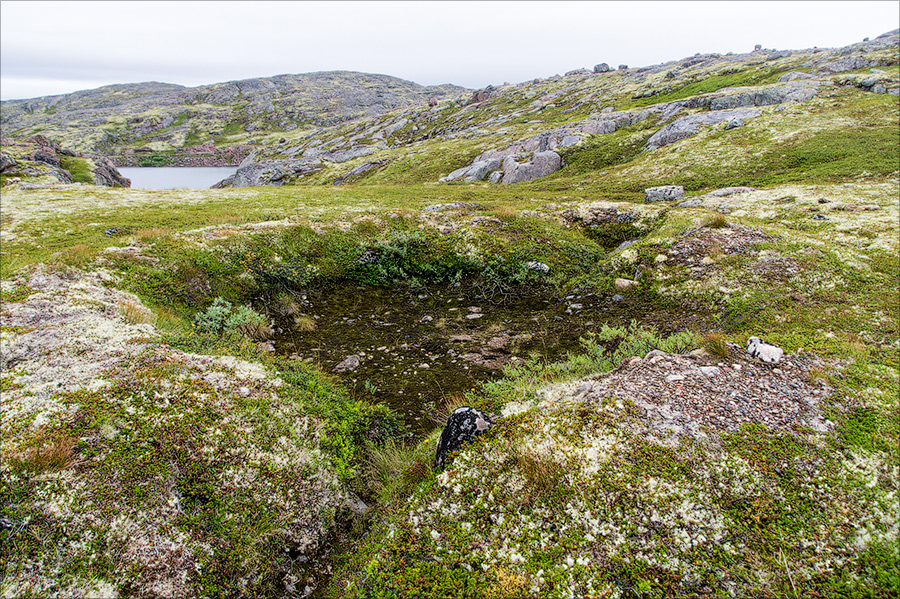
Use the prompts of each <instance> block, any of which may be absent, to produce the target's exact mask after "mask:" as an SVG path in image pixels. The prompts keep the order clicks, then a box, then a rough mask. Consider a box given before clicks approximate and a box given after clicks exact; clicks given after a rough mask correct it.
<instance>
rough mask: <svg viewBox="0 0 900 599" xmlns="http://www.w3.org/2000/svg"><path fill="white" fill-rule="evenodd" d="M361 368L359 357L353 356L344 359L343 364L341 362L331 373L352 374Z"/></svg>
mask: <svg viewBox="0 0 900 599" xmlns="http://www.w3.org/2000/svg"><path fill="white" fill-rule="evenodd" d="M357 368H359V356H357V355H355V354H354V355H352V356H347V357H346V358H344V360H343V361H342V362H340V363H339V364H338V365H337V366H335V367H334V368H333V369H332V370H331V372H335V373H341V372H352V371H354V370H356V369H357Z"/></svg>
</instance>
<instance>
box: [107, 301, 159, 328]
mask: <svg viewBox="0 0 900 599" xmlns="http://www.w3.org/2000/svg"><path fill="white" fill-rule="evenodd" d="M116 308H117V310H118V312H119V314H121V315H122V318H124V319H125V322H127V323H128V324H153V323H155V322H156V315H154V314H153V312H151V311H150V310H148V309H147V308H145V307H144V306H142V305H140V304H139V303H137V302H133V301H131V300H119V303H118V305H117V307H116Z"/></svg>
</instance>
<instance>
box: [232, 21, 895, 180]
mask: <svg viewBox="0 0 900 599" xmlns="http://www.w3.org/2000/svg"><path fill="white" fill-rule="evenodd" d="M898 45H900V33H898V32H897V31H892V32H888V33H885V34H883V35H881V36H879V37H878V38H875V39H874V40H871V41H867V42H861V43H858V44H853V45H851V46H847V47H845V48H839V49H818V48H815V49H808V50H797V51H781V52H776V51H773V50H766V49H758V50H755V51H754V52H751V53H746V54H731V53H729V54H725V55H721V54H706V55H700V54H698V55H695V56H694V57H690V58H686V59H682V60H680V61H671V62H667V63H664V64H660V65H654V66H650V67H643V68H638V69H631V68H627V67H626V68H625V69H619V70H617V71H616V70H607V69H601V70H597V71H595V72H590V71H587V70H575V71H571V72H569V73H567V74H566V75H565V76H559V75H557V76H555V77H551V78H549V79H535V80H533V81H528V82H523V83H519V84H515V85H509V84H505V85H503V86H501V87H494V86H488V87H487V88H484V89H482V90H476V91H475V92H472V93H471V94H465V95H460V96H457V97H455V98H448V99H443V100H440V101H438V102H436V103H434V104H432V105H427V106H420V107H414V108H408V109H402V110H397V111H393V112H391V113H388V114H385V115H382V116H379V117H375V118H373V119H369V120H362V121H359V122H358V123H355V124H351V125H344V126H338V127H334V128H326V129H322V130H313V131H308V132H303V133H300V134H299V135H291V136H290V137H291V138H290V139H288V138H287V137H286V138H285V139H282V140H279V142H269V143H265V144H263V146H262V147H261V148H259V149H258V150H257V151H256V152H255V153H254V154H253V155H251V156H250V157H248V159H247V162H246V163H245V164H242V165H241V168H242V169H245V170H246V172H247V173H248V175H247V176H237V177H236V178H235V179H233V180H231V181H228V182H223V183H222V185H232V186H242V185H268V184H274V185H284V184H286V183H291V182H297V183H302V182H304V181H311V182H315V183H322V182H324V180H325V177H326V176H327V175H326V173H329V174H330V173H335V176H334V177H333V179H334V180H336V181H341V182H342V181H343V179H344V177H346V176H348V175H349V171H346V170H345V171H341V169H340V168H337V167H336V166H335V165H337V164H340V163H342V162H347V161H349V162H350V164H351V165H352V168H361V167H362V168H364V170H365V172H366V175H365V176H366V177H371V176H373V175H376V174H377V173H378V172H379V171H380V170H385V169H387V168H389V166H390V163H391V162H394V161H399V162H403V161H406V162H408V161H410V160H415V159H414V158H412V157H414V156H415V155H416V154H417V153H422V152H425V153H428V152H430V151H431V148H434V147H436V146H440V145H459V146H463V145H464V144H465V145H464V147H467V148H468V147H476V148H479V147H480V148H485V146H487V148H486V149H484V150H482V151H480V152H477V153H475V154H474V156H473V157H472V158H470V159H469V160H467V161H465V162H464V163H463V164H461V165H459V166H457V167H456V168H453V169H450V170H449V172H446V173H445V174H444V175H443V176H441V177H439V178H438V181H439V182H444V183H446V182H454V181H459V182H475V181H482V180H486V181H489V182H491V183H505V184H513V183H519V182H523V181H529V180H533V179H536V178H542V177H545V176H548V175H550V174H553V173H554V172H556V171H557V170H559V169H560V168H562V167H564V166H565V165H566V158H567V156H569V155H571V154H572V153H573V152H577V151H579V150H580V149H581V148H582V147H583V146H585V145H586V144H588V145H589V144H590V143H591V142H593V140H595V139H596V138H597V136H602V135H607V134H611V133H615V132H616V131H621V130H628V131H636V130H646V131H648V132H652V136H651V137H650V138H649V139H648V140H646V141H645V143H644V146H643V150H644V151H652V150H655V149H658V148H661V147H664V146H668V145H671V144H674V143H677V142H679V141H681V140H683V139H686V138H689V137H691V136H694V135H696V134H697V132H698V131H699V130H700V128H714V127H717V126H722V127H724V128H725V129H726V130H730V129H734V128H738V127H742V126H745V125H746V123H747V122H748V121H749V120H750V119H753V118H756V117H759V116H760V115H762V114H763V113H764V111H769V112H771V111H775V112H780V111H782V110H784V109H785V107H787V106H791V105H794V104H798V103H804V102H807V101H809V100H810V99H813V98H816V97H818V96H820V95H821V94H822V93H826V94H830V93H832V90H834V89H836V88H842V87H856V88H858V89H861V90H864V91H869V92H872V93H889V94H894V95H897V94H900V80H897V78H896V77H894V76H891V75H887V74H886V73H885V72H884V71H881V70H880V69H878V68H875V67H878V66H886V65H894V64H897V61H898V59H897V50H896V49H897V47H898ZM623 66H624V65H623ZM864 68H870V69H871V72H870V73H869V74H868V75H865V76H864V75H861V74H858V73H853V74H845V73H847V72H848V71H858V70H860V69H864ZM720 81H721V83H719V82H720ZM707 90H709V91H707ZM823 90H824V91H823ZM672 96H676V99H672V100H667V98H670V97H672ZM677 96H682V97H677ZM657 98H658V99H659V101H658V102H654V100H655V99H657ZM722 123H724V125H722ZM464 140H477V144H476V145H473V142H465V141H464ZM469 151H471V150H469ZM335 157H337V159H335ZM361 157H366V158H367V160H366V161H365V162H362V161H359V160H355V159H357V158H361ZM372 158H375V159H380V160H378V162H379V164H378V166H377V167H374V166H373V165H374V164H375V162H374V161H373V160H372ZM317 159H318V160H321V162H318V161H317ZM459 160H460V158H457V161H459ZM268 163H271V165H272V166H271V175H269V174H266V173H264V172H263V171H265V170H266V168H268V167H265V166H263V167H260V165H265V164H268ZM250 173H254V174H250ZM316 173H320V175H319V177H310V175H314V174H316ZM257 174H258V176H257ZM356 180H359V178H357V179H356Z"/></svg>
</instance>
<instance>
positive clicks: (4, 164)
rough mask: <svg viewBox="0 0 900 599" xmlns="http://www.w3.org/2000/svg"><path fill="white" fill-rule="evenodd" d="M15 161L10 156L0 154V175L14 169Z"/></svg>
mask: <svg viewBox="0 0 900 599" xmlns="http://www.w3.org/2000/svg"><path fill="white" fill-rule="evenodd" d="M16 165H17V163H16V161H15V159H13V157H12V156H7V155H6V154H0V173H5V172H6V171H11V170H13V169H14V168H16Z"/></svg>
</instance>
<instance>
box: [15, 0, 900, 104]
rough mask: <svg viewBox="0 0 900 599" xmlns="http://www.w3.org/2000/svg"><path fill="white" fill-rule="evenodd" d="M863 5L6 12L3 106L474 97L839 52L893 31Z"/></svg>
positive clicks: (204, 5)
mask: <svg viewBox="0 0 900 599" xmlns="http://www.w3.org/2000/svg"><path fill="white" fill-rule="evenodd" d="M898 6H900V5H898V3H897V1H896V0H886V1H875V2H860V1H831V2H731V1H727V2H725V1H720V2H536V1H535V2H512V1H508V2H259V1H257V2H35V1H30V0H29V1H13V0H3V1H2V2H0V97H2V99H4V100H8V99H18V98H33V97H37V96H43V95H50V94H61V93H68V92H73V91H77V90H82V89H91V88H95V87H99V86H101V85H108V84H111V83H135V82H142V81H162V82H166V83H178V84H181V85H186V86H196V85H203V84H207V83H217V82H221V81H232V80H236V79H247V78H250V77H266V76H270V75H278V74H282V73H308V72H312V71H327V70H347V71H363V72H369V73H383V74H387V75H393V76H396V77H401V78H403V79H409V80H411V81H415V82H417V83H421V84H424V85H432V84H440V83H455V84H457V85H462V86H465V87H470V88H479V87H484V86H486V85H488V84H495V85H498V84H502V83H504V82H511V83H517V82H520V81H525V80H528V79H533V78H535V77H549V76H552V75H554V74H557V73H558V74H562V73H565V72H566V71H569V70H572V69H576V68H581V67H585V68H592V67H593V66H594V65H595V64H597V63H599V62H606V63H609V65H610V66H611V67H613V68H615V67H616V66H618V65H619V64H622V63H624V64H628V65H630V66H632V67H639V66H647V65H651V64H657V63H660V62H666V61H669V60H676V59H679V58H684V57H686V56H691V55H693V54H695V53H697V52H702V53H706V52H720V53H723V54H724V53H726V52H735V53H738V52H748V51H750V50H752V49H753V46H754V44H762V45H763V47H765V48H776V49H802V48H811V47H813V46H818V47H820V48H826V47H839V46H845V45H847V44H851V43H854V42H858V41H861V40H862V39H863V38H864V37H876V36H878V35H880V34H882V33H885V32H887V31H890V30H892V29H896V28H898V27H900V10H898Z"/></svg>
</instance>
